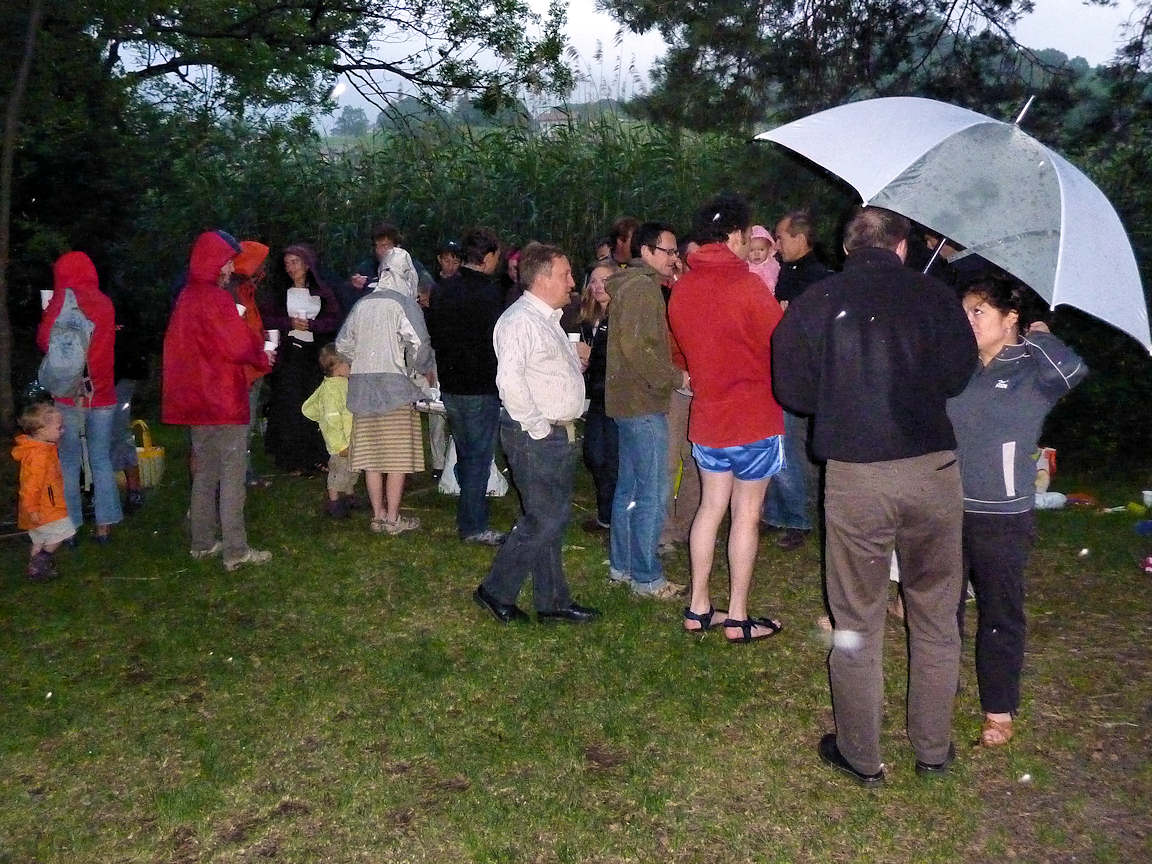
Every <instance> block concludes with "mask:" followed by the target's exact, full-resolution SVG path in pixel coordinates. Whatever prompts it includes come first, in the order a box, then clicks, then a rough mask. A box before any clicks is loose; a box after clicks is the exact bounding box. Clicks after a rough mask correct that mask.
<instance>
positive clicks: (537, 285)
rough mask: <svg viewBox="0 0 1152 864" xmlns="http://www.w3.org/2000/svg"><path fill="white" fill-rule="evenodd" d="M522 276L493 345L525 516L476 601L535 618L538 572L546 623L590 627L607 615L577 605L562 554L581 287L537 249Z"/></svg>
mask: <svg viewBox="0 0 1152 864" xmlns="http://www.w3.org/2000/svg"><path fill="white" fill-rule="evenodd" d="M520 275H521V279H522V281H523V283H524V284H525V285H527V286H528V289H527V291H525V292H524V293H523V294H522V295H521V296H520V298H519V299H518V300H517V301H516V302H515V303H513V304H512V305H511V306H509V307H508V309H507V310H506V311H505V312H504V314H503V315H501V316H500V320H499V321H497V322H496V327H495V329H494V331H493V334H492V343H493V346H494V347H495V349H496V362H497V371H496V386H497V388H498V389H499V391H500V399H501V401H502V402H503V403H504V410H503V411H502V412H501V415H500V443H501V445H502V446H503V448H504V453H505V455H506V456H507V457H508V465H509V467H510V468H511V469H512V481H513V483H514V484H515V486H516V490H517V491H518V492H519V493H520V503H521V506H522V508H523V511H524V512H523V514H522V515H521V517H520V518H519V520H517V522H516V525H515V527H514V528H513V529H512V531H511V533H510V534H509V535H508V539H507V540H506V541H505V542H504V545H503V546H501V547H500V551H499V552H497V553H496V559H495V560H494V561H493V562H492V569H491V570H490V571H489V573H488V576H487V578H486V579H485V580H484V581H483V582H482V583H481V584H480V585H479V586H478V587H477V588H476V591H475V593H474V594H473V595H472V596H473V598H474V599H475V600H476V602H477V603H478V604H479V605H480V606H482V607H484V608H485V609H487V610H488V611H489V612H491V613H492V615H493V616H495V618H496V620H497V621H499V622H500V623H502V624H508V623H510V622H512V621H517V620H524V619H527V617H528V616H527V615H526V614H525V613H524V612H523V611H522V610H521V609H520V608H519V607H517V606H516V597H517V595H518V594H519V593H520V588H521V586H522V585H523V584H524V580H525V579H526V578H527V577H528V575H529V574H531V575H532V593H533V601H534V604H535V607H536V618H537V620H538V621H541V622H544V621H569V622H572V623H583V622H586V621H591V620H592V619H593V618H596V617H597V616H598V615H599V614H600V613H599V612H598V611H597V610H595V609H589V608H587V607H584V606H578V605H577V604H575V603H573V602H572V597H571V595H570V594H569V592H568V583H567V581H566V580H565V578H564V569H563V566H562V564H561V560H560V549H561V544H562V542H563V539H564V529H565V528H566V527H567V525H568V517H569V515H570V512H571V507H572V483H573V476H574V472H575V465H576V461H575V460H576V445H575V434H574V432H573V422H574V421H575V420H576V418H577V417H579V416H580V414H581V412H582V411H583V408H584V376H583V366H584V365H585V364H586V363H587V353H588V349H587V346H585V345H583V344H581V345H579V346H577V345H574V344H573V343H571V342H570V341H568V337H567V335H566V334H565V333H564V331H563V329H561V327H560V315H561V310H562V309H563V308H564V306H566V305H567V303H568V292H569V291H571V290H572V288H573V287H574V285H575V282H574V281H573V279H572V266H571V264H569V262H568V259H567V258H566V257H565V256H564V253H563V252H561V251H560V249H558V248H557V247H555V246H548V245H544V244H540V243H532V244H530V245H529V246H527V247H525V248H524V250H523V251H522V252H521V256H520ZM578 349H582V351H580V352H579V353H578Z"/></svg>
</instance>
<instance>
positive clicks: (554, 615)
mask: <svg viewBox="0 0 1152 864" xmlns="http://www.w3.org/2000/svg"><path fill="white" fill-rule="evenodd" d="M599 617H600V610H599V609H589V608H588V607H587V606H577V605H576V604H575V603H573V604H571V605H570V606H569V607H568V608H567V609H553V610H552V611H551V612H537V613H536V620H537V621H569V622H571V623H573V624H583V623H584V622H585V621H591V620H592V619H593V618H599Z"/></svg>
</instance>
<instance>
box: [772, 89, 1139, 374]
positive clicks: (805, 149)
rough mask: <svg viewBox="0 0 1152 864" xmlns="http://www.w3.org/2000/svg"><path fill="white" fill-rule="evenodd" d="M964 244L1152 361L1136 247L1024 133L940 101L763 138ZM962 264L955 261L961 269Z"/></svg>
mask: <svg viewBox="0 0 1152 864" xmlns="http://www.w3.org/2000/svg"><path fill="white" fill-rule="evenodd" d="M756 138H757V139H758V140H764V141H775V142H776V143H777V144H782V145H783V146H785V147H787V148H789V149H790V150H795V151H796V152H797V153H799V154H800V155H802V156H805V157H807V158H808V159H810V160H812V161H813V162H815V163H816V164H817V165H820V166H822V167H824V168H826V169H828V170H829V171H831V172H832V173H833V174H836V175H838V176H840V177H842V178H843V179H844V180H846V181H848V183H850V184H851V185H852V186H853V187H854V188H855V189H856V191H857V192H859V193H860V198H861V199H862V201H863V202H864V203H865V204H871V205H875V206H877V207H886V208H888V209H889V210H895V211H896V212H897V213H901V214H903V215H905V216H907V217H908V218H909V219H912V220H914V221H916V222H919V223H920V224H921V225H925V226H927V227H928V228H931V229H933V230H934V231H937V232H939V233H940V234H943V235H944V236H946V237H950V238H952V239H954V240H956V241H957V242H958V243H961V244H963V245H964V246H965V247H966V249H965V251H964V252H963V253H961V254H963V255H981V256H983V257H984V258H987V259H988V260H989V261H991V262H993V263H994V264H997V265H999V266H1000V267H1002V268H1003V269H1004V270H1006V271H1007V272H1009V273H1011V274H1012V275H1013V276H1015V277H1017V278H1018V279H1020V280H1021V281H1022V282H1024V283H1025V284H1026V285H1028V286H1029V287H1031V288H1032V289H1033V290H1035V291H1036V293H1038V294H1039V295H1040V296H1041V297H1043V298H1044V299H1045V300H1047V301H1048V302H1049V303H1050V304H1051V305H1053V306H1055V305H1057V304H1058V303H1064V304H1067V305H1069V306H1075V307H1076V308H1077V309H1081V310H1083V311H1085V312H1088V313H1089V314H1091V315H1094V316H1096V317H1097V318H1100V319H1101V320H1103V321H1106V322H1107V323H1109V324H1111V325H1113V326H1114V327H1117V328H1118V329H1120V330H1123V331H1124V332H1125V333H1128V334H1129V335H1131V336H1133V337H1134V338H1135V339H1136V340H1138V341H1139V342H1140V343H1141V344H1142V345H1143V346H1144V347H1145V348H1146V349H1147V350H1148V351H1149V352H1152V334H1150V333H1149V328H1148V306H1147V303H1146V302H1145V299H1144V290H1143V288H1142V287H1141V285H1140V273H1139V271H1138V270H1137V268H1136V258H1135V256H1134V255H1133V254H1132V245H1131V243H1129V242H1128V235H1127V234H1126V233H1125V231H1124V226H1123V225H1121V224H1120V217H1118V216H1117V215H1116V210H1115V209H1114V208H1113V207H1112V204H1111V203H1110V202H1109V201H1108V199H1107V198H1106V197H1105V196H1104V193H1103V192H1101V191H1100V190H1099V189H1098V188H1097V187H1096V184H1094V183H1093V182H1092V181H1091V180H1089V179H1088V178H1087V177H1086V176H1084V174H1083V173H1081V171H1080V170H1079V169H1077V168H1076V167H1074V166H1073V165H1071V164H1070V163H1069V162H1068V161H1067V160H1065V159H1064V158H1063V157H1062V156H1060V155H1059V154H1058V153H1056V152H1054V151H1053V150H1050V149H1049V148H1047V147H1045V146H1044V145H1043V144H1041V143H1040V142H1038V141H1037V140H1036V139H1034V138H1032V137H1031V136H1029V135H1027V134H1026V133H1024V132H1023V131H1021V129H1020V128H1019V127H1018V126H1017V125H1016V124H1014V123H1004V122H1001V121H999V120H993V119H991V118H989V117H985V116H984V115H983V114H978V113H976V112H975V111H969V110H968V109H966V108H958V107H956V106H955V105H948V104H946V103H944V102H936V101H934V100H932V99H917V98H911V97H895V98H887V99H868V100H865V101H863V102H853V103H850V104H848V105H841V106H840V107H838V108H831V109H829V110H827V111H821V112H819V113H817V114H813V115H811V116H810V117H805V118H803V119H801V120H796V121H795V122H793V123H788V124H786V125H784V126H780V127H778V128H776V129H772V130H770V131H768V132H762V133H760V134H759V135H757V136H756ZM953 260H955V259H953Z"/></svg>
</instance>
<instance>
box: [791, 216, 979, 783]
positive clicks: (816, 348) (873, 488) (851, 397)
mask: <svg viewBox="0 0 1152 864" xmlns="http://www.w3.org/2000/svg"><path fill="white" fill-rule="evenodd" d="M908 229H909V224H908V220H907V219H905V218H904V217H903V216H900V215H898V214H896V213H892V212H891V211H888V210H882V209H880V208H876V207H867V208H864V209H863V210H861V211H860V212H859V213H858V214H857V215H856V216H855V217H854V218H853V219H852V221H851V222H850V223H849V224H848V227H847V229H846V230H845V235H844V249H845V251H846V252H847V253H848V259H847V261H846V262H845V266H844V272H843V273H840V274H836V275H834V276H830V277H828V278H827V279H824V280H822V281H821V282H820V283H819V285H817V286H814V287H813V288H810V289H809V290H808V291H806V292H805V293H804V294H803V295H802V296H800V297H798V298H797V299H796V300H795V301H794V302H793V304H792V306H791V308H790V309H789V310H788V314H787V315H785V316H784V320H783V321H781V323H780V325H779V326H778V327H777V328H776V332H775V334H774V336H773V339H772V369H773V373H774V382H773V383H774V386H775V391H776V396H777V398H778V399H779V400H780V401H781V402H782V403H784V405H786V406H788V407H789V408H791V409H792V410H794V411H796V412H797V413H801V414H811V415H812V416H813V423H814V427H813V436H812V450H813V453H814V455H815V457H816V458H817V459H819V460H827V474H826V485H825V499H824V511H825V519H826V525H827V548H826V560H827V592H828V605H829V608H830V609H831V612H832V620H833V622H834V624H835V628H836V629H835V631H834V633H833V637H834V638H833V646H832V651H831V653H830V655H829V658H828V665H829V672H830V676H829V677H830V682H831V686H832V707H833V711H834V714H835V718H836V732H835V733H834V734H830V735H825V736H824V738H823V740H821V742H820V751H819V752H820V756H821V758H822V759H823V760H824V761H825V762H827V763H829V764H831V765H833V766H834V767H836V768H838V769H840V770H841V771H844V772H845V773H847V774H849V775H851V776H852V777H853V778H855V779H856V780H857V781H858V782H860V783H862V784H865V785H871V784H878V783H881V782H883V779H884V769H883V764H882V763H881V761H880V718H881V714H882V709H883V694H884V689H883V688H884V680H883V667H882V659H883V637H884V616H885V608H886V599H887V590H888V573H889V563H890V559H891V556H892V552H893V550H895V551H896V553H897V557H898V559H899V562H900V574H901V579H902V582H903V589H904V600H905V606H906V609H907V621H908V626H909V629H910V631H911V635H910V639H909V671H908V737H909V739H910V741H911V743H912V747H913V749H914V750H915V752H916V760H917V761H916V770H917V772H918V773H921V774H925V773H928V774H931V773H941V772H944V771H947V770H948V766H949V765H950V763H951V761H952V758H953V756H954V752H955V751H954V749H953V747H952V744H951V721H952V701H953V698H954V697H955V694H956V681H957V677H958V675H959V667H960V634H959V631H958V629H957V625H956V598H957V597H959V596H960V582H961V547H960V530H961V520H962V501H963V496H962V492H961V488H960V472H959V467H958V465H957V462H956V455H955V453H954V452H953V451H954V448H955V446H956V439H955V437H954V436H953V434H952V426H951V423H949V421H948V415H947V414H946V413H945V408H944V406H945V402H946V400H947V399H948V398H949V397H950V396H954V395H956V394H957V393H959V392H960V391H961V390H963V389H964V386H965V384H966V383H967V381H968V378H969V377H970V376H971V374H972V371H973V370H974V369H975V367H976V362H977V355H976V342H975V339H974V337H973V335H972V328H971V327H970V326H969V324H968V321H967V318H966V317H965V314H964V311H963V309H962V308H961V306H960V303H959V301H958V300H957V299H956V297H955V295H954V294H953V293H952V292H951V291H949V290H948V289H947V288H945V287H944V286H943V285H941V284H940V283H939V282H937V281H936V280H934V279H931V278H929V277H927V276H924V275H923V274H920V273H917V272H915V271H914V270H911V269H908V268H905V267H904V266H903V260H904V256H905V255H906V254H907V237H908Z"/></svg>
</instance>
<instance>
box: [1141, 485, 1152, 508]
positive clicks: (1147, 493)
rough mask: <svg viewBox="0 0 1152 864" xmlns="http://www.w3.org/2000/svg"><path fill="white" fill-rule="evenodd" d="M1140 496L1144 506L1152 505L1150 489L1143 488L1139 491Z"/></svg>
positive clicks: (1151, 490)
mask: <svg viewBox="0 0 1152 864" xmlns="http://www.w3.org/2000/svg"><path fill="white" fill-rule="evenodd" d="M1140 497H1141V498H1142V499H1143V500H1144V506H1145V507H1152V489H1145V490H1144V491H1143V492H1141V493H1140Z"/></svg>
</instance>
